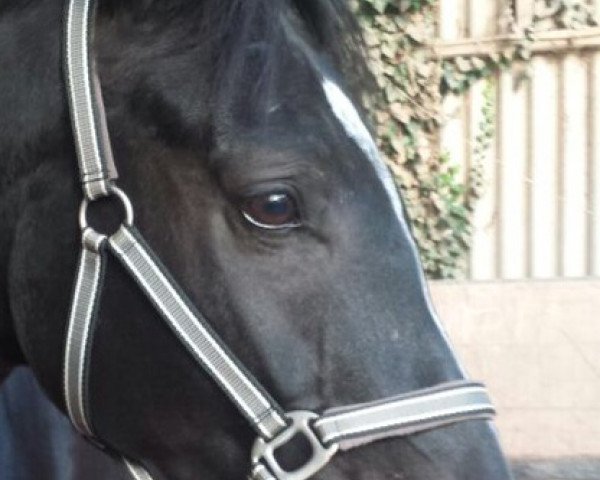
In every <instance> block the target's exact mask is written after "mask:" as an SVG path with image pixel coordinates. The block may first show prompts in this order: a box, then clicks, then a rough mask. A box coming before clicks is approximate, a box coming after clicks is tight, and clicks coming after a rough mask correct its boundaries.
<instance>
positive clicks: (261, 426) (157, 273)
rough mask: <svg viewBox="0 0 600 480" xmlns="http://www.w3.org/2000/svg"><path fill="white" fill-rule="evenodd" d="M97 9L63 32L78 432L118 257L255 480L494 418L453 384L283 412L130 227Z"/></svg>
mask: <svg viewBox="0 0 600 480" xmlns="http://www.w3.org/2000/svg"><path fill="white" fill-rule="evenodd" d="M94 13H95V2H94V1H93V0H69V5H68V10H67V19H66V32H65V76H66V83H67V86H68V88H67V91H68V95H69V106H70V114H71V120H72V125H73V135H74V139H75V144H76V151H77V158H78V164H79V170H80V177H81V182H82V188H83V192H84V197H85V200H84V202H83V204H82V209H81V212H82V213H81V215H80V223H81V227H82V248H81V254H80V257H79V262H78V268H77V275H76V280H75V286H74V291H73V298H72V304H71V310H70V314H69V320H68V326H67V338H66V344H65V352H64V394H65V402H66V408H67V412H68V414H69V416H70V418H71V421H72V422H73V424H74V425H75V427H76V428H77V429H78V430H79V431H80V432H81V433H82V434H83V435H85V436H86V437H88V438H90V439H93V440H94V441H95V442H96V443H101V440H100V439H97V438H95V435H94V428H93V424H92V419H91V415H90V411H89V405H88V403H89V402H88V377H89V374H90V372H89V357H90V347H91V343H92V338H91V332H92V331H93V328H94V323H95V317H96V314H97V310H98V303H99V301H100V294H101V289H102V280H103V273H104V268H105V264H106V261H107V259H108V256H109V255H110V256H113V257H116V258H117V259H118V260H119V261H120V262H121V263H122V264H123V266H124V267H125V269H126V271H127V272H128V273H129V274H130V275H131V276H132V277H133V278H134V279H135V281H136V283H137V285H138V286H139V287H140V288H141V289H142V291H143V292H144V294H145V295H146V297H147V298H148V300H149V301H150V302H151V303H152V305H153V306H154V307H155V308H156V310H157V311H158V312H159V314H160V316H161V317H162V319H163V320H164V321H165V322H166V323H167V325H168V326H169V328H170V329H171V330H172V332H173V334H174V335H175V336H176V337H177V338H178V339H179V341H180V342H181V343H182V344H183V345H184V346H185V348H186V349H187V350H188V352H189V354H190V355H191V356H192V357H193V358H194V360H195V361H196V362H197V363H198V364H199V365H200V366H201V367H202V368H203V369H204V370H205V371H206V372H207V373H208V374H209V375H210V376H211V377H212V378H213V379H214V381H215V383H216V384H217V385H218V386H219V387H220V388H221V389H222V390H223V391H224V392H225V393H226V394H227V395H228V397H229V399H230V400H231V401H232V402H233V403H234V404H235V405H236V406H237V408H238V409H239V411H240V413H241V414H242V415H244V417H245V418H246V419H247V420H248V422H249V423H250V425H251V426H252V427H253V428H254V429H255V430H256V432H257V434H258V439H257V441H256V443H255V446H254V448H253V451H252V472H251V474H250V478H251V479H252V480H305V479H308V478H310V477H312V476H313V475H314V474H315V473H316V472H318V471H319V470H321V469H322V468H323V467H324V466H325V465H326V464H327V463H328V462H329V461H330V460H331V458H332V457H333V455H334V454H335V453H336V452H337V451H338V450H347V449H350V448H353V447H355V446H359V445H362V444H365V443H368V442H371V441H374V440H378V439H382V438H388V437H391V436H402V435H408V434H412V433H415V432H418V431H423V430H429V429H431V428H437V427H441V426H444V425H447V424H450V423H455V422H459V421H464V420H471V419H482V418H483V419H487V418H490V417H491V416H492V415H493V413H494V409H493V407H492V405H491V402H490V400H489V398H488V396H487V393H486V392H485V389H484V388H483V387H482V386H481V385H479V384H476V383H472V382H468V381H460V382H452V383H448V384H444V385H440V386H437V387H435V388H432V389H426V390H420V391H416V392H412V393H410V394H408V395H402V396H398V397H392V398H388V399H383V400H379V401H376V402H372V403H367V404H360V405H354V406H349V407H344V408H336V409H330V410H327V411H326V412H325V413H323V414H322V415H316V414H314V413H312V412H302V411H300V412H288V413H284V411H283V410H282V409H281V407H279V405H278V404H277V403H276V402H275V401H274V400H273V399H272V398H271V397H270V396H269V394H268V393H267V392H266V391H265V390H264V389H263V388H262V386H261V385H260V384H259V383H258V382H257V381H256V379H255V378H254V377H253V376H252V375H251V374H250V373H249V372H248V371H247V370H246V369H245V368H244V366H243V365H242V364H241V363H240V362H239V361H238V360H237V358H236V357H235V356H234V355H233V353H232V352H231V351H230V350H229V349H228V348H227V346H226V345H225V343H224V342H223V341H222V340H221V339H220V338H219V336H218V335H217V334H216V333H215V331H214V330H213V329H212V328H211V326H210V325H209V324H208V322H207V321H206V319H205V318H204V317H203V316H202V314H201V313H200V312H199V311H198V310H197V309H196V308H195V307H194V306H193V305H192V303H191V302H190V300H189V299H188V297H187V296H186V295H185V293H183V290H182V289H181V288H180V287H179V286H178V285H177V283H176V282H175V281H174V280H173V278H172V277H171V276H170V275H169V273H168V272H167V271H166V269H165V268H164V267H163V265H162V264H161V262H160V261H159V260H158V258H157V257H156V255H155V254H154V253H153V251H152V250H151V248H150V247H149V246H148V245H147V244H146V242H145V241H144V240H143V238H142V236H141V235H140V233H139V232H138V231H137V230H136V229H135V228H134V227H133V211H132V209H131V205H130V203H129V200H128V199H127V197H126V195H125V194H124V193H123V192H122V191H121V190H119V189H118V188H117V187H116V186H115V185H114V180H115V179H116V176H117V174H116V170H115V168H114V164H113V159H112V153H111V147H110V141H109V137H108V130H107V126H106V116H105V113H104V108H103V105H102V97H101V93H100V84H99V81H98V77H97V75H96V72H95V68H94V60H93V55H91V48H92V39H93V26H94ZM108 195H116V196H118V197H119V198H120V199H121V201H122V202H123V204H124V205H125V210H126V213H127V216H126V217H127V218H126V220H125V222H124V224H123V225H122V226H121V227H120V228H119V230H118V231H117V232H116V233H114V234H113V235H111V236H110V237H109V236H106V235H103V234H99V233H97V232H95V231H94V230H93V229H91V228H90V227H89V226H88V225H87V221H86V220H85V212H86V209H87V204H88V203H89V201H93V200H95V199H98V198H100V197H103V196H108ZM296 434H302V435H304V436H305V437H306V438H307V440H308V441H309V444H310V445H311V446H312V454H311V457H310V459H309V460H308V461H307V462H306V463H305V464H304V465H303V466H301V467H299V468H298V469H297V470H295V471H294V472H288V471H285V470H284V469H283V468H282V467H281V466H280V465H279V463H278V461H277V459H276V456H275V451H276V450H277V449H278V448H280V447H282V446H283V445H285V444H286V443H287V442H288V441H289V440H291V438H293V437H294V436H295V435H296ZM123 461H124V464H125V466H126V468H127V470H128V471H129V473H130V474H131V476H132V477H133V478H134V479H135V480H152V478H151V476H150V474H149V473H148V471H147V470H146V469H145V468H144V467H143V466H142V465H141V464H140V463H139V462H136V461H133V460H131V459H126V458H123Z"/></svg>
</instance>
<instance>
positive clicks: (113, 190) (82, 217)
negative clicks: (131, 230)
mask: <svg viewBox="0 0 600 480" xmlns="http://www.w3.org/2000/svg"><path fill="white" fill-rule="evenodd" d="M108 196H115V197H117V198H118V199H119V200H120V202H121V205H122V208H123V213H124V214H125V218H124V219H123V223H124V224H125V225H127V226H129V227H131V226H132V225H133V206H132V205H131V201H130V200H129V197H128V196H127V194H126V193H125V192H124V191H123V190H121V189H120V188H119V187H117V186H115V185H111V186H110V189H109V191H108ZM90 203H91V201H90V200H89V199H88V198H86V197H84V198H83V200H82V202H81V206H80V207H79V227H80V228H81V231H82V232H86V231H87V232H88V235H89V236H92V237H94V238H98V239H99V240H103V239H105V238H106V236H107V235H106V234H104V233H99V232H96V231H95V230H94V229H93V228H92V227H90V225H89V223H88V220H87V210H88V207H89V205H90Z"/></svg>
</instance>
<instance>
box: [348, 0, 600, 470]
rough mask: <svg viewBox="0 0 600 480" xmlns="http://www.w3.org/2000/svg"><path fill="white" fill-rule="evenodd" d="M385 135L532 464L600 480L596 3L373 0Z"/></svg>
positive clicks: (371, 41)
mask: <svg viewBox="0 0 600 480" xmlns="http://www.w3.org/2000/svg"><path fill="white" fill-rule="evenodd" d="M354 6H355V8H356V10H357V12H358V14H359V16H360V19H361V23H362V25H363V28H364V31H365V38H366V42H367V47H368V52H369V57H370V59H371V66H372V70H373V72H374V74H375V76H376V80H377V83H378V87H379V88H378V89H377V91H378V93H377V94H376V95H374V97H373V98H370V99H369V101H370V102H371V105H372V108H373V110H374V111H375V112H376V113H375V114H374V123H375V125H376V128H377V137H378V140H379V144H380V147H381V150H382V151H383V152H384V154H385V155H386V157H387V160H388V163H389V164H390V166H391V168H392V170H393V171H394V173H395V175H396V178H397V183H398V185H399V187H400V188H401V190H402V191H403V194H404V198H405V201H406V204H407V210H408V213H409V215H410V217H411V220H412V224H413V231H414V233H415V237H416V239H417V242H418V244H419V247H420V251H421V256H422V259H423V262H424V265H425V268H426V271H427V273H428V276H429V278H430V279H431V281H430V286H431V290H432V295H433V297H434V303H435V304H436V306H437V309H438V311H439V313H440V316H441V318H442V320H443V321H444V323H445V325H446V327H447V328H448V330H449V333H450V336H451V337H452V339H453V341H454V344H455V345H456V347H457V349H458V351H459V354H460V356H461V357H462V359H463V361H464V364H465V367H466V368H467V370H468V371H469V372H470V373H471V375H472V376H474V377H475V378H478V379H482V380H484V381H485V382H487V383H488V385H489V387H490V389H491V391H492V394H493V396H494V399H495V401H496V403H497V406H498V408H499V418H498V426H499V430H500V434H501V437H502V441H503V444H504V446H505V450H506V452H507V454H508V455H509V456H510V457H511V459H512V461H513V463H514V465H515V473H516V476H517V478H519V479H539V480H572V479H577V480H599V479H600V313H599V312H600V279H599V276H600V28H599V27H598V18H600V1H598V0H596V1H586V0H406V1H403V0H360V1H356V2H354Z"/></svg>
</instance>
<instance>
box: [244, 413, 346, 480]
mask: <svg viewBox="0 0 600 480" xmlns="http://www.w3.org/2000/svg"><path fill="white" fill-rule="evenodd" d="M286 416H287V417H288V418H289V419H290V420H291V424H290V426H289V427H288V428H287V429H286V430H284V431H283V432H282V433H280V434H279V435H278V436H277V437H275V438H274V439H272V440H270V441H267V440H264V439H262V438H258V439H257V440H256V442H255V443H254V447H253V448H252V464H253V465H255V466H256V465H259V464H263V465H266V466H268V468H269V470H270V471H271V472H272V473H273V474H274V476H275V478H277V479H278V480H306V479H308V478H310V477H312V476H313V475H314V474H315V473H317V472H318V471H319V470H321V469H322V468H323V467H324V466H325V465H327V464H328V463H329V461H330V460H331V458H332V457H333V456H334V455H335V453H336V452H337V450H338V445H337V444H335V443H334V444H332V445H329V446H325V445H323V443H322V442H321V440H320V439H319V437H318V436H317V434H316V433H315V431H314V430H313V428H312V422H313V421H314V420H316V419H318V418H319V416H318V415H317V414H315V413H312V412H306V411H297V412H290V413H287V414H286ZM298 433H301V434H302V435H304V437H305V438H306V439H307V440H308V442H309V443H310V446H311V448H312V453H311V456H310V459H309V460H308V461H307V462H306V463H305V464H304V465H302V466H301V467H299V468H297V469H296V470H294V471H292V472H288V471H286V470H284V469H283V468H282V467H281V465H279V462H278V461H277V459H276V458H275V451H276V450H277V449H278V448H280V447H282V446H283V445H285V444H286V443H288V442H289V441H290V440H291V439H292V438H294V436H296V434H298Z"/></svg>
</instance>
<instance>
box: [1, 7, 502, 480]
mask: <svg viewBox="0 0 600 480" xmlns="http://www.w3.org/2000/svg"><path fill="white" fill-rule="evenodd" d="M61 3H62V2H61V1H58V0H52V1H50V0H44V1H42V0H38V1H35V2H23V1H19V2H17V1H13V2H8V3H6V2H5V3H4V4H2V6H0V71H1V72H2V74H1V75H0V107H1V108H0V133H1V134H0V158H1V161H0V221H1V222H2V231H1V232H0V315H1V317H0V346H1V348H2V350H1V351H2V355H3V357H5V358H3V360H5V363H6V364H15V363H19V362H22V361H26V362H27V363H28V364H29V365H30V366H31V367H32V368H33V370H34V372H35V373H36V375H37V377H38V378H39V380H40V382H41V383H42V385H43V386H44V388H45V390H46V391H47V393H48V394H49V396H50V397H51V398H52V400H53V401H54V402H55V403H56V404H57V405H59V406H60V407H61V408H62V407H63V399H62V389H61V371H62V366H61V360H62V349H63V342H64V334H65V324H66V319H67V312H68V304H69V297H70V290H71V284H72V282H73V277H74V271H75V261H76V255H77V248H78V247H77V244H78V232H77V226H76V220H75V219H76V209H77V205H78V201H79V198H80V195H81V194H80V192H79V189H78V185H77V172H76V160H75V152H74V148H73V142H72V139H71V131H70V127H69V121H68V116H67V111H66V101H65V91H64V87H63V83H62V79H61V59H60V54H59V52H60V40H61V15H62V8H63V6H62V5H61ZM100 4H101V7H100V11H99V16H98V24H97V25H98V26H97V41H96V49H95V50H96V52H97V57H98V65H99V71H100V75H101V80H102V85H103V88H104V96H105V104H106V107H107V113H108V121H109V129H110V132H111V137H112V142H113V147H114V151H115V158H116V161H117V164H118V167H119V169H120V173H121V180H120V185H121V186H122V187H123V188H124V189H125V190H126V191H127V192H128V193H129V194H130V196H131V197H132V199H133V202H134V205H135V208H136V215H137V216H136V224H137V226H138V228H139V229H140V230H142V231H143V233H144V236H145V237H146V238H148V240H149V242H150V243H151V244H152V246H153V248H154V249H155V250H156V251H157V252H158V253H159V255H160V256H161V259H162V260H163V261H164V263H165V264H166V265H167V267H168V268H169V269H170V270H171V271H172V272H173V274H174V275H175V277H176V278H177V280H178V281H179V282H180V283H181V284H182V285H183V287H184V288H185V289H186V291H187V293H188V294H189V295H190V297H191V298H192V300H193V301H194V302H195V303H196V305H198V307H199V308H200V310H201V311H202V312H203V314H204V315H205V316H206V317H207V318H208V319H209V320H211V322H212V323H213V325H214V327H215V329H216V330H217V331H218V332H219V333H220V334H221V335H222V336H223V337H224V339H225V340H226V342H227V343H228V344H229V345H230V346H231V348H232V349H233V350H234V351H235V353H236V354H237V355H238V356H239V357H240V358H241V360H242V361H243V362H244V364H245V365H247V366H248V368H249V369H250V370H251V371H252V372H254V373H255V374H256V376H257V377H258V378H259V379H260V381H261V382H262V383H263V384H264V385H265V387H266V388H267V389H268V391H269V392H271V393H272V394H273V396H274V397H275V398H277V399H278V400H279V401H280V402H281V403H282V404H283V406H284V407H285V408H286V409H290V410H291V409H299V408H301V409H313V410H316V411H319V410H322V409H324V408H326V407H329V406H334V405H345V404H349V403H353V402H358V401H365V400H371V399H375V398H380V397H383V396H386V395H391V394H396V393H400V392H404V391H409V390H412V389H416V388H420V387H425V386H428V385H433V384H435V383H438V382H442V381H446V380H450V379H456V378H460V377H461V375H462V373H461V372H460V370H459V368H458V366H457V364H456V362H455V360H454V358H453V356H452V354H451V352H450V351H449V349H448V347H447V345H446V343H445V342H444V340H443V336H442V334H441V332H440V331H439V329H438V328H437V326H436V324H435V321H434V319H433V316H432V315H433V313H432V312H431V310H430V307H429V305H428V303H427V300H426V296H427V293H426V292H425V291H424V286H423V285H422V283H421V281H420V266H419V264H418V260H417V258H416V256H415V252H414V248H413V245H412V240H411V239H410V238H409V236H408V235H407V234H406V230H405V229H403V228H402V224H401V221H404V220H403V219H402V220H401V219H398V218H397V216H396V215H395V213H394V211H393V209H392V208H391V206H390V202H389V198H388V196H387V194H386V191H385V189H384V187H383V185H382V184H381V181H380V179H379V178H378V177H377V175H376V173H375V170H374V168H373V166H372V164H371V163H370V162H369V161H368V160H367V158H366V157H365V155H364V153H363V152H362V151H361V150H360V149H359V148H358V147H357V145H356V144H355V143H354V142H353V141H352V140H351V139H350V138H349V137H348V135H347V134H346V132H345V130H344V129H343V128H342V125H341V124H340V123H339V121H338V120H337V119H336V118H335V116H334V115H333V113H332V111H331V108H330V106H329V105H328V103H327V101H326V99H325V96H324V94H323V90H322V88H321V81H322V75H323V72H326V71H327V72H329V73H328V75H329V76H331V77H332V78H335V79H337V80H338V83H340V85H342V86H343V87H344V88H345V89H346V91H348V92H351V93H353V94H354V95H358V94H359V93H360V91H361V80H362V79H364V78H366V77H365V76H364V62H363V61H362V59H361V56H360V52H359V43H360V42H358V40H357V38H358V37H357V34H356V30H355V28H354V27H353V24H352V22H351V17H350V15H349V14H348V13H347V10H346V8H345V6H344V4H343V2H342V1H340V0H295V1H292V0H203V1H198V0H195V1H183V0H180V1H172V2H159V1H150V0H146V1H142V2H133V1H132V2H129V1H109V0H102V1H101V2H100ZM341 79H344V81H343V82H342V80H341ZM272 190H278V191H280V190H285V191H288V192H289V193H290V194H292V195H294V196H295V197H296V198H297V201H298V203H299V208H300V211H301V213H302V218H303V226H302V227H301V228H299V229H295V230H292V231H287V232H265V231H261V230H260V229H257V228H256V227H254V226H251V225H250V224H249V223H248V222H246V221H245V220H244V219H243V218H242V215H241V214H240V212H239V202H240V199H241V198H243V197H245V196H248V195H251V194H255V193H257V192H266V191H272ZM107 214H108V213H107V212H105V211H101V212H99V215H100V217H103V216H104V215H107ZM106 285H107V286H106V289H105V292H104V297H103V299H102V307H101V311H100V317H99V322H98V324H97V326H96V328H95V331H94V349H93V354H92V362H91V377H90V382H91V383H90V388H91V399H90V409H91V412H92V418H93V424H94V427H95V429H96V432H97V434H98V436H99V437H100V438H102V439H103V440H104V441H105V442H106V443H108V444H109V445H110V446H112V447H113V448H116V449H117V450H119V451H122V452H124V453H126V454H127V455H129V456H131V457H132V458H136V459H139V460H141V461H142V462H143V463H144V464H145V465H146V466H147V467H148V468H149V469H150V471H151V472H152V473H153V474H154V475H155V478H156V480H166V479H169V480H188V479H189V480H191V479H198V478H202V479H207V480H211V479H227V480H229V479H231V480H233V479H239V478H243V476H244V475H245V474H246V473H247V469H248V452H249V447H250V444H251V442H252V440H253V434H252V432H251V430H250V428H249V427H248V426H247V425H246V424H245V421H244V420H243V419H242V417H241V416H240V415H239V414H238V413H237V412H236V411H235V409H234V408H233V406H232V405H231V404H230V403H229V402H228V401H227V400H226V398H225V397H224V395H223V394H222V393H221V392H220V391H219V390H217V389H216V388H215V387H214V386H213V384H212V383H211V381H210V379H208V377H207V376H206V375H205V374H204V373H203V372H201V371H200V370H199V369H198V368H197V367H196V365H195V364H194V362H193V361H192V360H191V358H190V357H189V356H188V355H187V354H186V352H185V351H184V349H183V348H182V347H181V346H180V345H179V344H178V342H177V341H176V340H175V339H174V338H173V336H172V334H171V333H170V331H169V330H168V328H167V327H166V326H165V325H164V324H163V323H162V322H161V321H159V319H158V317H157V314H156V313H155V312H154V311H153V309H152V308H151V307H150V305H149V304H148V303H147V301H146V300H145V298H144V297H143V295H142V294H141V293H140V291H139V290H138V289H137V288H136V287H135V286H134V285H133V283H132V281H131V280H130V279H129V278H128V277H127V276H126V275H124V274H123V272H122V271H121V270H120V268H119V267H118V266H117V265H116V263H115V262H112V263H111V265H110V266H109V268H108V272H107V283H106ZM23 468H24V469H25V470H24V472H26V466H24V467H23ZM22 478H28V477H27V474H26V473H23V475H22ZM318 478H321V479H323V480H338V479H373V480H377V479H390V478H399V479H418V480H430V479H431V480H433V479H435V480H482V479H485V480H504V479H507V478H509V474H508V473H507V470H506V466H505V464H504V461H503V459H502V457H501V455H500V453H499V450H498V446H497V443H496V438H495V436H494V435H493V433H492V431H491V429H490V427H489V426H488V425H487V424H485V423H483V422H470V423H468V424H462V425H457V426H454V427H448V428H445V429H443V430H438V431H435V432H431V433H427V434H421V435H416V436H414V437H411V438H410V439H400V440H394V441H387V442H379V443H376V444H373V445H371V446H369V447H365V448H363V449H360V450H356V451H355V452H352V453H351V454H348V455H340V456H339V457H338V458H337V459H336V461H335V462H333V463H332V464H331V466H329V467H328V468H327V469H326V470H325V471H324V472H323V473H322V474H320V475H319V477H318Z"/></svg>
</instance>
